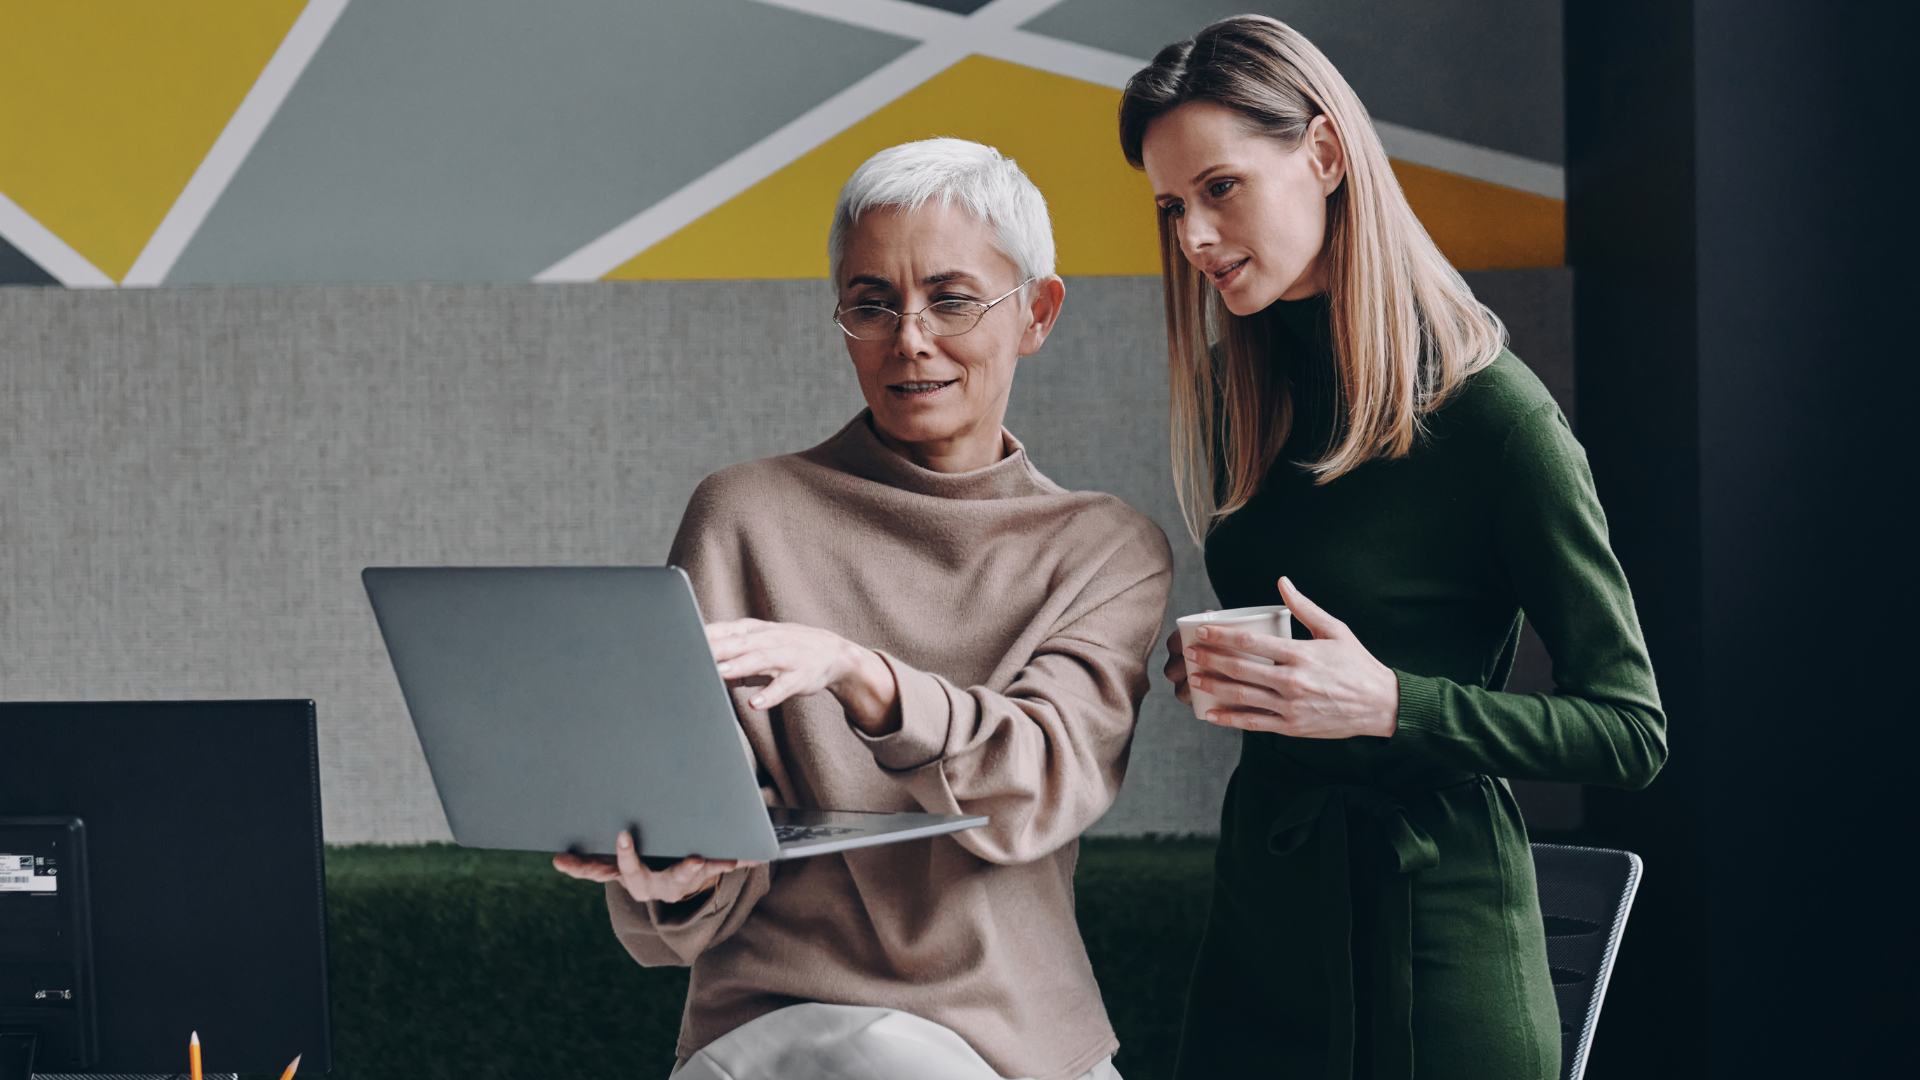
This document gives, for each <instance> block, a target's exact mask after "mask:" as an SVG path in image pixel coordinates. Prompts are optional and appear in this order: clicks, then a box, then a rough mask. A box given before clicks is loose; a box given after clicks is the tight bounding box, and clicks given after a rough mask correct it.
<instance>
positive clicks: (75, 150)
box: [0, 0, 305, 281]
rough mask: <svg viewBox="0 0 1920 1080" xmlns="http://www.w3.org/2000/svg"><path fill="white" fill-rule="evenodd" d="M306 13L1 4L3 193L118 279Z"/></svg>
mask: <svg viewBox="0 0 1920 1080" xmlns="http://www.w3.org/2000/svg"><path fill="white" fill-rule="evenodd" d="M304 6H305V4H304V3H303V2H302V0H165V2H157V0H63V2H54V0H0V34H4V37H5V44H4V49H3V50H0V191H4V192H6V194H7V195H8V196H9V197H10V198H12V199H13V201H14V202H16V203H18V204H19V205H20V206H21V207H22V208H23V209H24V210H26V211H27V213H29V214H32V215H33V216H34V218H35V219H37V220H38V221H39V222H40V223H41V224H42V225H44V226H46V227H47V228H48V229H49V230H51V231H52V232H53V233H54V234H55V235H57V236H59V237H60V238H61V239H63V240H65V241H66V242H67V244H68V245H70V246H71V247H73V248H74V249H75V250H77V251H78V252H79V253H80V254H82V255H84V256H86V258H87V259H88V260H89V261H90V262H92V263H93V264H94V265H95V266H97V267H99V268H100V269H101V271H103V272H104V273H105V274H106V275H107V276H108V277H111V278H113V279H114V280H116V281H117V280H119V279H120V278H121V277H122V276H124V275H125V274H126V272H127V269H128V268H129V267H130V266H132V265H133V261H134V259H135V258H136V257H138V256H139V254H140V250H141V249H142V248H143V247H145V246H146V242H147V238H148V237H149V236H151V235H152V233H153V230H154V228H155V227H156V226H158V225H159V224H160V220H161V219H162V218H164V217H165V216H166V213H167V210H168V209H169V208H170V207H171V206H172V205H173V202H174V199H175V198H177V197H178V196H179V194H180V190H181V189H182V188H184V187H185V186H186V184H187V180H188V179H189V178H190V177H192V175H193V171H194V169H195V168H197V167H198V166H199V164H200V160H201V158H202V157H204V156H205V155H206V152H207V149H208V148H209V147H210V146H212V145H213V141H214V139H216V138H217V137H218V136H219V134H220V131H221V129H222V128H224V127H225V126H226V123H227V119H228V118H229V117H230V116H232V115H233V112H234V110H235V109H236V108H237V107H238V106H239V104H240V102H241V99H243V98H244V97H246V94H247V91H248V90H249V89H250V88H251V87H252V86H253V83H254V80H255V79H256V78H257V77H258V76H259V74H260V70H261V69H262V68H264V67H265V66H266V64H267V60H268V59H269V58H271V57H272V56H273V52H274V50H275V49H276V48H277V47H278V46H279V44H280V41H281V39H282V38H283V37H284V36H285V35H286V32H287V29H288V27H290V26H292V25H293V21H294V19H295V18H297V17H298V16H299V14H300V11H301V9H302V8H303V7H304Z"/></svg>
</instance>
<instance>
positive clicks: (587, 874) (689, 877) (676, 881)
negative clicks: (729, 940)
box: [553, 832, 764, 904]
mask: <svg viewBox="0 0 1920 1080" xmlns="http://www.w3.org/2000/svg"><path fill="white" fill-rule="evenodd" d="M613 850H614V855H613V858H611V859H609V858H607V857H606V856H605V855H575V854H574V853H573V852H570V851H563V852H561V853H560V854H558V855H555V856H554V857H553V868H554V869H555V870H558V871H560V872H561V873H563V874H565V875H567V876H568V877H571V878H579V879H580V880H582V881H599V882H607V881H618V882H619V883H620V884H621V886H622V887H623V888H625V889H626V890H627V895H628V896H631V897H633V899H634V900H635V901H637V902H639V903H642V904H644V903H646V902H647V901H649V900H658V901H660V902H661V903H663V904H672V903H677V902H679V901H681V900H685V899H686V898H687V897H689V896H698V895H700V894H701V893H703V892H706V891H707V890H708V889H711V888H713V887H714V886H715V885H717V884H719V883H720V875H722V874H724V873H726V872H727V871H729V870H734V869H737V868H740V867H748V866H761V865H764V864H762V863H757V862H745V861H741V860H737V859H702V858H700V857H699V856H697V855H695V856H691V857H689V858H685V859H681V860H680V861H679V862H677V863H674V864H673V865H672V866H669V867H667V868H666V869H664V870H649V869H647V867H646V864H645V863H642V862H641V861H640V856H639V855H638V854H636V853H635V852H634V850H633V838H632V837H630V836H628V835H627V834H626V833H624V832H623V833H621V834H620V838H619V839H618V840H617V841H615V842H614V845H613Z"/></svg>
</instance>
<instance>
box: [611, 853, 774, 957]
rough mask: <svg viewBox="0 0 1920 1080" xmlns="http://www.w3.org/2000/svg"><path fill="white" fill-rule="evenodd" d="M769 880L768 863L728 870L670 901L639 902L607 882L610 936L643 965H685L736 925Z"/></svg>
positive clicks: (740, 922) (624, 890)
mask: <svg viewBox="0 0 1920 1080" xmlns="http://www.w3.org/2000/svg"><path fill="white" fill-rule="evenodd" d="M772 881H773V870H772V868H771V867H768V866H754V867H749V868H747V869H743V870H730V871H728V872H727V873H725V874H722V875H720V881H719V883H718V884H717V885H715V886H714V887H713V888H711V889H709V890H707V891H706V892H705V893H702V894H700V895H697V896H690V897H688V898H687V899H685V900H682V901H680V902H679V903H675V904H663V903H660V902H659V901H651V902H648V903H641V902H639V901H637V900H635V899H634V898H633V897H631V896H629V895H627V890H626V889H624V888H622V887H621V885H620V883H619V882H617V881H610V882H608V883H607V912H608V914H609V915H611V916H612V918H613V936H614V937H616V938H618V939H620V944H621V945H623V946H625V947H626V950H627V953H628V955H630V956H632V957H633V958H634V959H635V960H638V961H640V963H641V964H642V965H644V966H646V967H687V966H689V965H691V964H692V963H693V962H694V960H696V959H698V958H699V956H700V954H701V953H703V952H705V951H706V950H707V949H710V948H712V947H713V946H715V945H718V944H719V943H720V942H722V941H725V940H726V939H727V938H729V937H731V936H732V935H733V932H734V931H736V930H738V929H740V927H741V924H743V923H745V922H746V921H747V916H749V915H751V914H752V913H753V906H754V905H755V904H756V903H758V902H759V901H760V898H761V897H763V896H765V895H767V889H768V887H769V886H770V885H771V883H772Z"/></svg>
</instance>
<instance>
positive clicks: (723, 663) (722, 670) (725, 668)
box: [719, 660, 733, 675]
mask: <svg viewBox="0 0 1920 1080" xmlns="http://www.w3.org/2000/svg"><path fill="white" fill-rule="evenodd" d="M719 667H720V674H722V675H725V674H726V673H727V672H729V671H732V670H733V665H732V664H729V663H727V662H726V661H725V660H722V661H720V665H719Z"/></svg>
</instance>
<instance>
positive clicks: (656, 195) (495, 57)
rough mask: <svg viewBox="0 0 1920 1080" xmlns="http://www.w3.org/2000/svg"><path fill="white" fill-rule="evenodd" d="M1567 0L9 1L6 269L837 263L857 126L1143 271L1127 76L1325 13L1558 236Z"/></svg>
mask: <svg viewBox="0 0 1920 1080" xmlns="http://www.w3.org/2000/svg"><path fill="white" fill-rule="evenodd" d="M1559 7H1560V5H1559V2H1558V0H1479V2H1476V3H1474V4H1433V3H1430V2H1424V0H1346V2H1340V0H1292V2H1272V0H1270V2H1265V3H1248V2H1247V0H1234V2H1227V3H1222V2H1217V0H1192V2H1186V3H1168V2H1165V0H993V2H982V0H921V2H910V0H649V2H645V3H639V2H634V0H541V2H540V3H538V4H531V3H527V2H525V0H306V2H302V0H170V2H168V3H153V2H151V0H91V2H88V3H83V4H82V3H45V2H41V0H0V28H3V29H4V31H5V36H4V38H0V284H5V283H44V282H49V281H52V282H59V283H64V284H67V285H74V286H110V285H159V284H198V283H255V282H260V283H277V282H327V281H369V282H378V281H420V280H430V281H496V282H505V281H527V280H537V281H590V280H600V279H661V278H706V279H713V278H817V277H820V276H823V275H824V273H825V254H824V250H823V249H824V243H825V236H826V231H827V217H828V214H829V212H830V210H831V206H832V200H833V195H834V193H835V191H836V190H837V189H838V187H839V185H840V183H841V182H842V181H843V180H844V179H845V178H846V176H847V174H848V173H849V172H850V171H851V170H852V168H853V166H854V165H856V164H857V163H858V162H859V161H860V160H861V159H863V158H865V157H866V156H867V155H868V154H870V153H872V152H873V151H875V150H877V149H880V148H881V147H884V146H887V145H891V144H893V143H896V142H900V141H904V140H907V139H914V138H924V137H927V136H931V135H957V136H962V137H967V138H974V139H979V140H981V141H984V142H989V143H992V144H994V145H996V146H998V147H1000V148H1001V149H1002V150H1004V151H1005V152H1007V153H1008V154H1010V155H1012V156H1013V157H1014V158H1016V159H1017V160H1018V161H1019V162H1020V163H1021V165H1022V166H1023V167H1024V168H1026V169H1027V171H1028V172H1029V173H1030V174H1031V175H1032V176H1033V177H1034V179H1035V181H1036V182H1037V183H1038V184H1039V186H1040V188H1041V190H1042V191H1043V192H1044V193H1046V195H1047V197H1048V201H1049V204H1050V207H1051V209H1052V211H1053V214H1054V223H1055V231H1056V235H1057V239H1058V247H1059V251H1060V267H1061V270H1062V272H1063V273H1065V274H1068V275H1135V274H1153V273H1156V272H1157V270H1158V267H1157V261H1156V256H1155V250H1154V243H1153V228H1154V224H1153V221H1154V219H1153V213H1152V210H1151V206H1150V199H1149V198H1148V191H1147V187H1146V183H1145V181H1144V179H1143V178H1142V177H1141V176H1140V175H1139V174H1138V173H1135V172H1134V171H1133V170H1131V169H1130V168H1128V167H1127V165H1126V163H1125V162H1124V161H1123V160H1122V159H1121V156H1120V153H1119V149H1118V147H1117V145H1116V139H1115V133H1114V127H1115V125H1114V110H1115V104H1116V102H1117V100H1118V89H1119V87H1120V86H1121V84H1123V83H1124V82H1125V80H1126V78H1127V76H1128V75H1130V74H1132V73H1133V72H1134V71H1135V70H1137V69H1138V68H1139V67H1141V66H1142V65H1143V64H1144V63H1145V62H1146V60H1147V59H1148V58H1149V57H1150V56H1151V55H1152V54H1153V53H1154V52H1155V51H1156V50H1157V49H1158V48H1159V47H1160V46H1161V45H1163V44H1165V43H1167V42H1168V41H1171V40H1174V39H1176V38H1180V37H1184V36H1187V35H1189V34H1191V33H1192V32H1193V31H1194V30H1195V29H1198V28H1199V27H1200V26H1201V25H1203V24H1205V23H1206V22H1208V21H1210V20H1212V19H1213V18H1216V17H1219V16H1221V15H1225V14H1230V13H1233V12H1235V11H1243V10H1259V11H1264V12H1266V13H1269V14H1273V15H1275V16H1278V17H1280V18H1282V19H1285V20H1287V21H1289V22H1290V23H1292V24H1293V25H1294V26H1296V27H1297V28H1299V29H1300V30H1301V31H1302V32H1304V33H1306V34H1307V35H1308V36H1309V37H1311V38H1312V39H1313V40H1314V41H1315V42H1316V43H1317V44H1319V45H1320V46H1321V48H1322V49H1323V50H1325V51H1326V52H1327V53H1328V55H1329V56H1330V57H1332V59H1333V60H1334V62H1335V64H1336V65H1338V66H1339V67H1340V68H1341V70H1342V71H1343V72H1344V73H1345V74H1346V75H1347V77H1348V79H1349V80H1350V81H1351V82H1353V84H1354V86H1355V88H1356V89H1357V90H1358V91H1359V92H1360V95H1361V97H1362V99H1363V100H1364V101H1366V103H1367V104H1368V106H1369V109H1370V110H1371V112H1372V113H1373V115H1374V118H1375V121H1376V124H1377V125H1378V127H1379V128H1380V131H1381V134H1382V137H1383V139H1384V141H1385V142H1386V144H1387V149H1388V152H1389V154H1390V155H1391V156H1392V157H1393V159H1394V166H1395V170H1396V173H1397V174H1398V176H1399V178H1400V182H1401V184H1402V186H1403V187H1404V188H1405V189H1406V190H1407V193H1408V197H1409V199H1410V201H1411V202H1412V203H1413V206H1414V208H1415V210H1416V212H1417V213H1418V214H1419V215H1420V217H1421V220H1422V221H1423V222H1424V223H1425V224H1426V226H1427V228H1428V230H1429V231H1430V232H1431V233H1433V235H1434V237H1435V239H1436V240H1437V241H1438V242H1439V244H1440V247H1441V249H1442V250H1443V251H1444V252H1445V253H1446V254H1447V255H1448V257H1449V258H1451V259H1452V260H1453V262H1454V263H1455V264H1456V265H1457V266H1459V267H1461V268H1462V269H1489V268H1517V267H1536V266H1557V265H1561V264H1562V263H1563V262H1564V240H1563V233H1564V190H1563V188H1564V184H1563V180H1562V169H1561V161H1562V160H1563V150H1562V139H1561V128H1560V109H1561V89H1560V67H1559V57H1560V15H1559Z"/></svg>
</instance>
